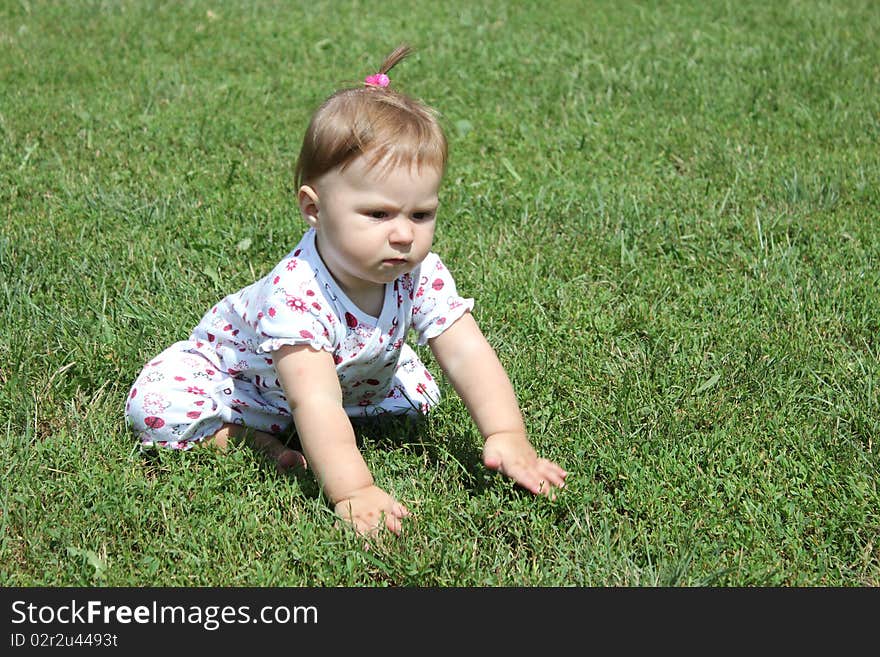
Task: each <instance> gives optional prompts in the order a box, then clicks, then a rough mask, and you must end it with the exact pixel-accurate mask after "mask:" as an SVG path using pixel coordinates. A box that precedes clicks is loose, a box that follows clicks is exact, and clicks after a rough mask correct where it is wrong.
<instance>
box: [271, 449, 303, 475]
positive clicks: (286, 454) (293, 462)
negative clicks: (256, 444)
mask: <svg viewBox="0 0 880 657" xmlns="http://www.w3.org/2000/svg"><path fill="white" fill-rule="evenodd" d="M275 462H276V464H277V466H278V469H279V470H282V471H284V470H293V469H294V468H306V469H308V463H306V457H305V456H303V455H302V454H301V453H300V452H297V451H296V450H294V449H285V450H284V451H282V452H281V454H279V455H278V457H277V459H276V461H275Z"/></svg>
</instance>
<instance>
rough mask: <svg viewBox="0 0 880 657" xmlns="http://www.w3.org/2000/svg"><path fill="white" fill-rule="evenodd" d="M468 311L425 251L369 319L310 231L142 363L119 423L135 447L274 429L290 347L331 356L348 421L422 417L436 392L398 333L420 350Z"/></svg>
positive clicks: (285, 416) (282, 421) (281, 415)
mask: <svg viewBox="0 0 880 657" xmlns="http://www.w3.org/2000/svg"><path fill="white" fill-rule="evenodd" d="M473 304H474V302H473V299H465V298H462V297H460V296H458V293H457V291H456V287H455V282H454V281H453V279H452V276H451V275H450V273H449V271H448V270H447V269H446V267H445V266H444V265H443V263H442V262H441V261H440V258H439V257H438V256H437V255H436V254H434V253H429V254H428V256H427V257H426V258H425V260H424V261H423V262H422V263H421V264H420V265H419V266H418V267H417V268H416V269H414V270H413V271H412V272H410V273H408V274H404V275H403V276H400V277H399V278H397V279H396V280H395V281H394V282H392V283H389V284H387V285H386V286H385V299H384V303H383V305H382V310H381V312H380V314H379V317H372V316H370V315H367V314H365V313H364V312H363V311H361V310H360V309H359V308H358V307H357V306H356V305H355V304H354V303H352V302H351V300H349V299H348V297H347V296H346V295H345V293H344V292H343V291H342V290H341V289H340V288H339V286H338V285H337V284H336V282H335V281H334V279H333V277H332V276H331V275H330V272H329V271H328V270H327V268H326V267H325V265H324V263H323V261H322V260H321V257H320V256H319V255H318V251H317V249H316V247H315V231H314V229H309V230H308V231H307V232H306V233H305V235H303V237H302V239H301V240H300V243H299V244H298V245H297V246H296V248H295V249H294V250H293V251H291V252H290V253H289V254H288V255H287V257H285V258H284V259H283V260H282V261H281V262H280V263H278V265H277V266H276V267H275V268H274V269H273V270H272V271H271V272H270V273H269V274H268V275H267V276H266V277H264V278H263V279H261V280H259V281H257V282H255V283H253V284H251V285H249V286H247V287H245V288H243V289H242V290H239V291H238V292H236V293H234V294H231V295H229V296H227V297H226V298H224V299H223V300H222V301H220V302H219V303H218V304H217V305H215V306H214V307H213V308H211V310H210V311H208V313H206V314H205V316H204V317H203V318H202V320H201V322H199V324H198V326H196V328H195V329H194V330H193V332H192V334H191V335H190V337H189V339H188V340H184V341H181V342H177V343H175V344H173V345H171V346H170V347H168V348H167V349H166V350H165V351H163V352H162V353H160V354H159V355H158V356H156V357H155V358H153V359H152V360H150V361H149V362H148V363H147V364H146V365H145V366H144V369H143V370H142V371H141V373H140V375H139V376H138V378H137V380H136V381H135V383H134V385H133V386H132V388H131V391H130V392H129V395H128V399H127V401H126V405H125V416H126V420H127V422H128V424H129V426H130V427H131V429H132V430H133V431H134V433H135V435H136V436H137V437H138V439H139V440H140V442H141V445H143V446H144V447H151V446H158V447H169V448H173V449H189V448H190V447H192V446H193V445H195V444H196V443H198V442H199V441H201V440H204V439H205V438H208V437H210V436H213V435H214V434H215V433H216V432H217V431H218V430H219V429H220V427H221V426H222V425H223V424H224V423H233V424H240V425H243V426H247V427H250V428H252V429H255V430H258V431H264V432H267V433H272V434H278V433H281V432H283V431H285V430H286V429H287V428H288V427H289V426H290V423H291V421H292V418H291V414H290V408H289V406H288V404H287V400H286V398H285V397H284V391H283V390H282V388H281V385H280V383H279V381H278V378H277V373H276V371H275V368H274V366H273V364H272V352H274V351H275V350H277V349H279V348H280V347H282V346H284V345H298V344H306V345H310V346H311V347H313V348H315V349H324V350H326V351H328V352H330V353H331V354H333V358H334V360H335V362H336V373H337V375H338V376H339V382H340V385H341V387H342V396H343V406H344V407H345V410H346V412H347V413H348V415H349V416H350V417H368V416H371V415H375V414H380V413H385V412H390V413H395V414H402V413H426V412H427V411H428V409H429V408H431V407H432V406H434V405H435V404H436V403H437V402H438V400H439V397H440V393H439V390H438V388H437V384H436V383H435V381H434V379H433V378H432V376H431V374H430V373H429V372H428V370H427V369H426V368H425V366H424V365H423V364H422V362H421V361H420V360H419V358H418V356H417V355H416V353H415V351H414V350H413V349H412V348H411V347H410V346H409V345H407V344H406V335H407V332H408V330H409V328H410V327H412V328H413V329H414V330H415V333H416V337H417V342H418V344H419V345H424V344H426V343H427V341H428V340H429V339H431V338H433V337H435V336H437V335H440V334H441V333H442V332H443V331H444V330H445V329H446V328H448V327H449V326H451V325H452V324H453V323H454V322H455V320H457V319H458V318H459V317H461V316H462V315H463V314H464V313H465V312H468V311H470V310H471V309H472V308H473Z"/></svg>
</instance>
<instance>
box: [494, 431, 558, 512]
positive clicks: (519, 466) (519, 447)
mask: <svg viewBox="0 0 880 657" xmlns="http://www.w3.org/2000/svg"><path fill="white" fill-rule="evenodd" d="M483 463H484V464H485V465H486V467H487V468H489V469H490V470H497V471H498V472H500V473H502V474H504V475H506V476H508V477H510V478H511V479H513V480H514V481H515V482H516V483H518V484H519V485H520V486H522V487H523V488H525V489H526V490H529V491H531V492H533V493H535V494H536V495H546V496H547V497H549V498H550V499H551V500H552V499H555V498H556V489H557V488H562V487H563V486H565V478H566V477H567V476H568V473H567V472H566V471H565V470H563V469H562V468H561V467H559V466H558V465H556V464H555V463H554V462H553V461H548V460H547V459H542V458H538V455H537V454H536V453H535V450H534V448H533V447H532V445H531V443H529V441H528V438H526V437H525V435H523V434H519V433H496V434H493V435H491V436H489V437H488V438H487V439H486V443H485V444H484V445H483Z"/></svg>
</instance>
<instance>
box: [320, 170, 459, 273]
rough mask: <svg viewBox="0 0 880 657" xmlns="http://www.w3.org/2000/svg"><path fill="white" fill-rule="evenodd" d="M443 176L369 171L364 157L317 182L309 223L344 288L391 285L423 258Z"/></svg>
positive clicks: (430, 237)
mask: <svg viewBox="0 0 880 657" xmlns="http://www.w3.org/2000/svg"><path fill="white" fill-rule="evenodd" d="M441 178H442V174H441V172H440V171H438V170H437V169H434V168H431V167H423V168H422V169H421V170H419V169H417V168H416V167H415V166H413V167H407V166H396V167H391V168H387V169H386V168H383V167H381V166H378V167H370V166H368V164H367V162H366V159H365V158H364V157H363V156H360V157H358V158H357V159H355V160H354V161H352V162H351V163H350V164H349V165H348V166H347V167H346V168H345V169H344V170H343V171H340V170H338V169H334V170H333V171H330V172H328V173H326V174H324V175H323V176H321V178H319V179H318V180H317V181H316V183H315V184H314V185H313V186H312V187H311V189H312V190H313V192H314V193H315V195H316V198H317V201H316V203H315V206H316V208H317V217H316V218H315V219H314V220H312V219H309V221H310V223H311V224H312V225H313V226H315V228H316V230H317V233H318V249H319V250H320V253H321V257H322V259H323V260H324V263H325V264H326V265H327V267H328V268H329V269H330V272H331V273H332V274H333V276H334V277H335V278H336V279H337V281H338V282H339V283H341V284H342V286H343V289H345V288H346V287H351V288H353V289H359V290H363V289H365V288H366V287H369V286H376V285H384V284H385V283H390V282H391V281H393V280H394V279H395V278H397V277H398V276H401V275H402V274H405V273H406V272H409V271H411V270H412V269H414V268H415V267H416V266H417V265H418V264H419V263H420V262H421V261H422V260H424V258H425V256H427V255H428V251H430V249H431V244H432V242H433V240H434V226H435V223H436V215H437V207H438V205H439V200H438V197H437V194H438V191H439V189H440V181H441ZM307 218H308V217H307Z"/></svg>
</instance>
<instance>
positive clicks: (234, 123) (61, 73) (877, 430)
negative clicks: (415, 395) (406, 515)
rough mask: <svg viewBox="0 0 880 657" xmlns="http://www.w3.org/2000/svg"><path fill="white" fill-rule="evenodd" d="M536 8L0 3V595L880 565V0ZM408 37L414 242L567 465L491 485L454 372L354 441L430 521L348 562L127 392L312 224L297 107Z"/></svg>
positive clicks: (607, 1) (687, 580) (294, 498)
mask: <svg viewBox="0 0 880 657" xmlns="http://www.w3.org/2000/svg"><path fill="white" fill-rule="evenodd" d="M552 6H553V9H552V11H551V10H547V9H539V8H537V5H534V4H533V3H530V2H501V1H489V2H482V3H476V4H475V3H473V2H471V1H470V0H468V1H461V2H459V1H458V0H455V1H451V2H444V3H404V2H395V1H390V2H389V1H387V0H386V1H384V2H374V1H368V2H357V3H354V2H352V3H324V2H311V3H302V5H301V6H300V5H299V4H298V3H288V2H280V1H278V2H259V3H250V2H219V1H216V2H201V1H192V2H167V3H160V2H121V1H120V2H113V1H109V0H107V1H104V2H36V1H27V0H21V1H20V2H8V3H3V5H2V6H0V78H2V80H3V87H2V95H0V212H2V214H3V216H2V221H0V273H2V276H0V294H2V303H0V450H2V453H3V456H4V464H5V465H4V473H3V477H2V493H0V494H2V497H0V582H2V583H3V584H4V585H24V586H33V585H54V586H71V585H85V586H89V585H107V586H122V585H138V586H141V585H178V586H205V585H260V586H264V585H265V586H277V585H293V586H298V585H318V586H336V585H352V586H413V585H427V586H452V585H478V586H482V585H488V586H495V585H505V586H506V585H525V586H539V585H540V586H542V585H578V586H599V585H620V586H654V585H669V586H703V585H721V586H741V585H744V586H765V585H782V586H847V587H856V586H871V587H873V586H877V585H880V494H878V488H877V473H878V465H880V463H878V461H880V459H878V454H880V445H878V436H880V394H878V388H880V364H878V363H880V359H878V356H880V353H878V352H880V343H878V332H880V294H878V289H880V269H878V262H880V228H878V221H877V218H878V211H880V203H878V200H880V197H878V183H880V151H878V147H877V145H878V143H880V94H878V88H880V87H878V83H880V68H878V63H877V62H878V60H877V58H876V55H875V54H874V53H875V52H876V41H877V34H878V32H880V13H878V12H877V11H876V8H875V6H874V3H872V2H870V1H869V0H862V1H857V0H853V1H844V0H830V1H824V2H818V1H817V2H802V1H795V0H792V1H790V2H758V1H752V0H748V1H742V2H721V1H712V2H696V1H692V2H685V1H681V2H643V3H619V2H614V1H611V0H585V1H583V2H574V1H563V2H559V3H554V4H553V5H552ZM401 40H407V41H409V42H411V43H412V44H413V45H414V46H415V47H416V48H417V54H416V55H414V56H413V57H412V58H411V59H410V60H407V61H406V62H405V63H403V64H401V65H400V67H399V68H398V69H395V72H394V75H393V81H394V84H396V85H398V86H399V87H400V88H402V89H404V90H405V91H408V92H410V93H412V94H413V95H415V96H418V97H421V98H423V99H425V100H426V101H427V102H429V103H431V104H433V105H435V106H436V107H437V108H438V109H439V110H440V112H441V113H442V115H443V121H444V125H445V126H446V128H447V130H448V133H449V137H450V145H451V163H450V169H449V172H448V175H447V178H446V181H445V183H444V189H443V210H442V216H441V219H440V224H439V227H438V237H437V240H436V250H437V251H438V252H440V253H441V254H442V256H443V258H444V260H445V261H446V262H447V263H448V264H449V265H450V267H451V268H452V269H453V272H454V274H455V276H456V279H457V282H458V285H459V288H460V289H461V291H462V292H463V293H465V294H466V295H469V296H474V297H475V298H476V300H477V306H476V309H475V315H476V317H477V319H478V321H479V322H480V323H481V325H482V327H483V329H484V331H485V333H486V334H487V335H488V337H489V338H490V340H491V341H492V342H493V344H495V345H496V348H497V350H498V352H499V355H500V357H501V359H502V361H503V362H504V363H505V365H506V366H507V368H508V371H509V373H510V376H511V378H512V380H513V381H514V385H515V386H516V388H517V391H518V394H519V397H520V400H521V404H522V407H523V409H524V412H525V414H526V419H527V424H528V426H529V429H530V432H531V436H532V439H533V442H534V443H535V445H536V446H537V448H538V450H539V451H540V452H541V453H542V454H544V455H546V456H548V457H550V458H553V459H554V460H557V461H558V462H559V463H561V464H562V465H563V466H564V467H566V468H567V469H568V470H569V471H570V473H571V474H570V479H569V482H570V485H569V488H568V489H567V490H566V491H565V494H564V495H562V496H561V497H560V498H559V499H557V500H556V501H555V502H552V503H551V502H549V501H547V500H543V499H534V498H532V497H531V496H529V495H527V494H524V493H522V492H521V491H519V490H518V489H516V488H515V487H513V486H512V485H511V484H509V483H508V482H507V481H506V480H504V479H502V478H500V477H498V476H495V475H491V474H490V473H488V472H487V471H486V470H485V469H483V468H482V466H481V465H480V463H479V448H480V441H479V435H478V433H477V432H476V430H475V428H474V427H473V425H472V423H471V422H470V419H469V417H468V416H467V413H466V411H465V409H464V407H463V405H462V404H461V402H460V401H459V400H458V399H457V397H456V396H455V395H454V393H453V391H452V390H451V388H450V387H449V386H448V384H445V383H444V390H445V400H444V403H443V404H442V406H441V408H440V409H439V411H438V412H437V413H436V414H435V415H434V416H433V417H432V418H431V420H430V422H429V424H428V425H427V426H426V427H425V428H424V429H423V430H422V431H420V432H416V433H414V434H408V435H403V434H395V435H391V436H389V435H383V433H382V432H378V431H366V432H365V433H364V435H363V437H362V439H363V447H364V454H365V457H366V459H367V462H368V464H369V465H370V467H371V468H372V470H373V472H374V474H375V476H376V478H377V480H378V482H379V483H380V485H382V486H384V487H386V488H387V489H388V490H390V491H392V492H393V493H394V494H395V495H397V496H398V497H399V498H400V499H401V500H403V501H404V502H405V503H406V504H407V505H408V506H409V507H410V509H411V510H413V511H414V514H415V519H414V521H413V522H412V523H410V524H409V525H408V527H407V531H406V533H405V535H404V537H403V538H401V539H400V540H396V541H395V540H392V541H386V542H385V543H384V544H383V545H382V546H379V547H377V548H374V549H372V550H369V551H365V550H364V549H362V546H361V544H360V542H359V541H358V540H356V539H355V538H353V537H352V536H351V534H350V533H346V532H342V531H339V530H337V529H335V528H334V523H333V515H332V513H331V512H330V510H329V508H328V507H327V505H326V504H325V503H324V502H323V500H322V499H321V497H320V496H319V493H318V489H317V487H316V485H315V482H314V481H313V480H312V479H310V478H309V477H304V478H299V479H297V478H283V477H279V476H278V475H276V474H275V473H274V472H273V471H272V469H271V468H269V467H267V466H266V465H265V464H264V463H262V462H261V461H260V460H259V459H258V458H257V457H256V456H255V455H253V454H252V453H251V452H249V451H248V450H246V449H237V450H234V451H233V452H232V453H231V454H229V455H226V456H218V455H215V454H213V453H208V452H199V453H189V454H183V455H181V454H164V455H162V456H161V457H160V458H159V459H158V460H154V461H145V460H144V459H143V458H142V457H141V456H140V455H139V454H138V453H137V451H136V449H135V448H134V445H133V441H132V439H131V438H129V436H128V434H127V432H126V430H125V427H124V424H123V420H122V410H123V404H124V398H125V394H126V393H127V391H128V388H129V386H130V384H131V382H132V381H133V379H134V377H135V376H136V375H137V373H138V371H139V370H140V367H141V366H142V364H143V362H144V361H145V360H146V359H148V358H150V357H151V356H152V355H154V354H155V353H157V352H158V351H159V350H161V349H162V348H163V347H164V346H165V345H167V344H169V343H171V342H173V341H175V340H178V339H181V338H183V337H185V336H186V335H187V334H188V332H189V330H190V329H191V328H192V326H194V324H195V323H196V322H197V321H198V319H199V317H200V316H201V314H202V313H203V312H204V310H205V309H206V308H208V307H209V305H210V304H211V303H213V302H215V301H216V300H217V299H218V298H220V297H221V296H223V295H224V294H226V293H228V292H231V291H234V290H236V289H238V288H239V287H241V286H243V285H245V284H247V283H250V282H251V281H252V280H254V279H255V278H257V277H259V276H261V275H263V274H264V273H266V272H267V271H268V270H269V269H270V268H271V267H272V266H273V264H274V263H275V262H276V261H277V260H278V259H279V258H280V257H281V256H283V254H284V253H286V251H287V249H289V248H290V247H291V246H292V245H293V244H295V243H296V241H297V240H298V238H299V236H300V235H301V234H302V232H303V231H304V229H305V225H304V223H303V222H302V221H301V220H300V219H299V218H298V216H297V208H296V205H295V198H294V195H293V191H294V190H293V189H292V173H293V165H294V160H295V157H296V152H297V150H298V147H299V142H300V139H301V137H302V132H303V130H304V128H305V124H306V121H307V119H308V116H309V113H310V112H311V110H312V109H313V108H314V107H315V106H316V104H317V103H319V102H320V101H321V100H322V99H323V98H324V97H325V96H326V95H328V94H329V93H330V92H332V91H333V90H334V89H335V88H337V87H338V86H339V85H341V84H345V83H347V82H350V81H356V80H359V79H361V78H362V77H363V76H364V75H366V74H368V73H371V72H373V71H374V69H375V67H376V66H377V64H378V62H379V60H381V58H382V57H383V56H384V54H385V53H386V52H387V51H388V50H390V49H391V48H392V47H393V46H394V45H396V44H397V43H398V42H399V41H401ZM422 353H423V355H424V356H425V358H427V359H428V360H430V358H429V356H428V354H426V353H424V352H422ZM434 369H435V371H436V366H435V367H434Z"/></svg>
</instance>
